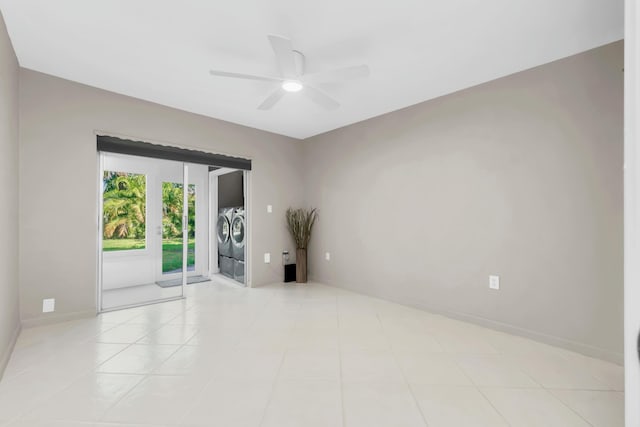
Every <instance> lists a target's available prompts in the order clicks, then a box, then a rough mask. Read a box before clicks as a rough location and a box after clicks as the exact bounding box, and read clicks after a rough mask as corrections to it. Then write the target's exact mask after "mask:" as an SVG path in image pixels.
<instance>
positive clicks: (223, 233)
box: [216, 211, 231, 256]
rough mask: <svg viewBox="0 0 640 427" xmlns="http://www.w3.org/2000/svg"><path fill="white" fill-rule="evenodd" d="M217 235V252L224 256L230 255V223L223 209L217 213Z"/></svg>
mask: <svg viewBox="0 0 640 427" xmlns="http://www.w3.org/2000/svg"><path fill="white" fill-rule="evenodd" d="M216 228H217V233H216V234H217V236H218V254H219V255H224V256H231V251H230V243H231V242H230V241H229V239H231V224H230V223H229V218H228V217H227V215H226V212H225V211H220V214H219V215H218V224H217V226H216Z"/></svg>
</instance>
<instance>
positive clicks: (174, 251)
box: [162, 239, 196, 273]
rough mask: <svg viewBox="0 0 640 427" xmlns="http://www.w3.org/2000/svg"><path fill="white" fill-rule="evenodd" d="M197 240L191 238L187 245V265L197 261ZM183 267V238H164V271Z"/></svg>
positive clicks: (189, 265)
mask: <svg viewBox="0 0 640 427" xmlns="http://www.w3.org/2000/svg"><path fill="white" fill-rule="evenodd" d="M195 248H196V240H195V239H189V245H188V246H187V267H191V266H193V265H195V263H196V253H195ZM179 268H182V239H164V240H162V272H163V273H164V272H165V271H171V270H177V269H179Z"/></svg>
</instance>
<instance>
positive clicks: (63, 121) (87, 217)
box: [14, 69, 304, 324]
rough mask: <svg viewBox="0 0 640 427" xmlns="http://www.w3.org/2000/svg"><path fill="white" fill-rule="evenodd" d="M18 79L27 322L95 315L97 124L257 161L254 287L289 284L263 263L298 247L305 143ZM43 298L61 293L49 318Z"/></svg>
mask: <svg viewBox="0 0 640 427" xmlns="http://www.w3.org/2000/svg"><path fill="white" fill-rule="evenodd" d="M20 78H21V83H20V84H21V90H20V114H21V117H20V132H21V134H20V191H21V194H23V195H24V197H21V201H20V227H19V229H20V298H21V300H20V307H21V312H22V318H23V319H25V320H27V321H28V323H32V324H33V323H38V322H40V321H45V320H51V319H50V318H55V317H58V318H65V317H66V318H69V317H73V316H78V315H86V314H88V313H95V307H96V302H95V301H96V263H97V255H96V241H97V208H96V206H97V194H96V193H97V175H98V163H97V157H96V137H95V131H97V130H101V131H106V132H112V133H117V134H120V135H123V136H130V137H134V138H140V139H144V140H150V141H158V142H166V143H168V144H172V145H176V146H183V147H187V148H195V149H201V150H205V151H211V152H215V153H222V154H230V155H235V156H240V157H249V158H251V159H252V160H253V170H252V176H251V184H252V193H251V196H250V197H251V200H250V201H251V203H252V206H253V210H252V213H251V215H252V216H251V221H252V223H253V228H252V229H251V231H250V232H251V236H250V238H251V239H252V244H253V246H252V256H253V259H254V260H255V262H254V263H253V267H252V268H253V269H252V273H253V284H254V285H261V284H265V283H269V282H275V281H280V280H281V266H280V264H279V263H272V264H264V263H263V262H262V254H263V253H264V252H271V253H272V254H278V253H280V252H281V251H282V250H283V249H284V248H287V247H289V245H290V242H289V236H288V234H287V231H286V228H285V224H284V220H283V218H284V213H283V212H284V209H286V207H287V206H289V205H296V204H300V203H301V201H302V200H303V197H302V196H303V193H302V186H300V185H299V179H300V176H301V174H302V172H303V171H302V150H303V148H304V147H303V146H302V144H300V143H299V142H297V141H295V140H292V139H290V138H287V137H283V136H278V135H274V134H269V133H266V132H262V131H258V130H255V129H251V128H246V127H243V126H238V125H234V124H231V123H227V122H222V121H219V120H215V119H211V118H207V117H203V116H199V115H195V114H190V113H186V112H183V111H178V110H175V109H171V108H168V107H163V106H160V105H157V104H153V103H149V102H145V101H140V100H137V99H134V98H130V97H126V96H122V95H118V94H114V93H110V92H106V91H103V90H99V89H95V88H92V87H88V86H84V85H81V84H78V83H73V82H70V81H67V80H63V79H59V78H56V77H52V76H48V75H45V74H41V73H37V72H34V71H30V70H24V69H23V70H21V74H20ZM268 204H272V205H273V206H274V212H273V213H272V214H268V213H267V210H266V205H268ZM14 250H15V248H14ZM43 298H56V312H55V313H52V314H51V315H49V314H47V315H46V317H44V318H43V314H42V313H41V307H42V299H43ZM47 317H48V318H49V319H47Z"/></svg>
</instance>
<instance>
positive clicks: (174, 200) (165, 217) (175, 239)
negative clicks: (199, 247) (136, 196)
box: [162, 182, 196, 274]
mask: <svg viewBox="0 0 640 427" xmlns="http://www.w3.org/2000/svg"><path fill="white" fill-rule="evenodd" d="M182 188H183V186H182V184H179V183H176V182H163V183H162V273H163V274H172V273H180V272H182V249H183V246H182V240H183V231H182V230H183V224H182V200H183V197H184V194H183V191H182ZM187 201H188V214H187V233H188V234H187V237H188V245H187V271H193V270H194V269H195V259H196V250H195V249H196V186H195V185H194V184H190V185H189V187H188V191H187Z"/></svg>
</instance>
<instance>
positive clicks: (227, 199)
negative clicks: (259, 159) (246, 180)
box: [218, 171, 244, 208]
mask: <svg viewBox="0 0 640 427" xmlns="http://www.w3.org/2000/svg"><path fill="white" fill-rule="evenodd" d="M243 191H244V190H243V189H242V171H235V172H231V173H226V174H224V175H220V176H219V177H218V208H234V207H237V206H244V195H243Z"/></svg>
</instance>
